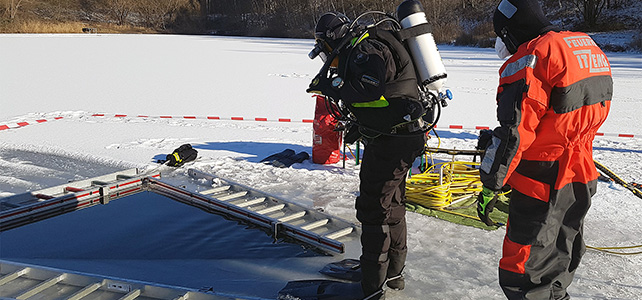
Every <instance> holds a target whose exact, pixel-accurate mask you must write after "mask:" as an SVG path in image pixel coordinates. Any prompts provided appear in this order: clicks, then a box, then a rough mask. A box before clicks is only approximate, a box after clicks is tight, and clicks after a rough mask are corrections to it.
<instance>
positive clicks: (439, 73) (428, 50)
mask: <svg viewBox="0 0 642 300" xmlns="http://www.w3.org/2000/svg"><path fill="white" fill-rule="evenodd" d="M397 17H398V18H399V20H400V22H399V23H401V27H402V28H403V29H409V28H412V27H417V26H427V25H428V21H427V19H426V14H425V13H424V8H423V6H422V5H421V2H419V1H418V0H406V1H404V2H402V3H401V4H400V5H399V7H397ZM406 45H407V46H408V49H409V50H410V54H411V56H412V60H413V62H414V63H415V68H416V71H417V76H418V77H419V80H420V81H421V84H422V85H423V87H424V88H426V89H428V90H433V91H438V92H441V91H442V88H443V87H444V84H445V83H446V77H447V76H448V75H447V74H446V67H444V63H443V62H442V61H441V56H440V55H439V50H437V45H436V44H435V39H434V37H433V36H432V33H430V31H428V30H427V31H425V32H420V33H419V34H418V35H416V36H412V37H409V38H408V39H406Z"/></svg>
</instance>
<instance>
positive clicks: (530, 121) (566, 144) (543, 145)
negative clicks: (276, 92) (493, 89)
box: [480, 31, 613, 299]
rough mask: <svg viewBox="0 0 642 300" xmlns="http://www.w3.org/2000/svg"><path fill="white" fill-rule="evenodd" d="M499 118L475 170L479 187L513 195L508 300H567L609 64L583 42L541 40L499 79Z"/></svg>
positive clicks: (504, 275)
mask: <svg viewBox="0 0 642 300" xmlns="http://www.w3.org/2000/svg"><path fill="white" fill-rule="evenodd" d="M499 74H500V80H499V88H498V90H497V118H498V121H499V122H500V127H497V128H495V129H494V130H493V139H492V143H491V145H490V146H489V147H488V149H487V150H486V154H485V156H484V159H483V161H482V165H481V172H480V173H481V179H482V182H483V184H484V186H485V187H487V188H489V189H491V190H495V191H497V190H500V189H501V188H502V187H503V186H505V185H508V186H510V187H511V188H512V193H511V199H510V209H509V222H508V227H507V231H506V236H505V239H504V246H503V255H502V259H501V260H500V264H499V268H500V270H499V273H500V274H499V278H500V285H501V286H502V289H503V290H504V293H505V294H506V296H507V297H508V298H509V299H566V298H567V297H568V294H567V293H566V287H568V285H569V284H570V283H571V281H572V279H573V274H574V271H575V269H576V267H577V266H578V264H579V261H580V259H581V257H582V254H583V253H584V251H585V245H584V242H583V238H582V224H583V220H584V216H585V215H586V212H587V211H588V208H589V206H590V200H591V196H592V195H593V194H595V191H596V182H597V177H598V173H597V170H596V168H595V165H594V163H593V139H594V137H595V135H596V133H597V130H598V128H599V127H600V126H601V125H602V123H604V121H605V119H606V117H607V114H608V112H609V108H610V101H611V97H612V94H613V81H612V78H611V68H610V65H609V62H608V60H607V58H606V55H604V53H603V52H602V51H601V50H600V48H599V47H598V46H597V45H596V44H595V42H594V41H593V40H592V39H591V38H590V37H589V36H588V35H586V34H584V33H578V32H553V31H551V32H548V33H545V34H543V35H541V36H539V37H537V38H535V39H533V40H531V41H529V42H526V43H523V44H522V45H521V46H520V47H519V48H518V50H517V52H516V53H515V54H514V55H513V56H512V57H511V58H510V59H508V61H506V63H504V65H503V66H502V67H501V69H500V70H499Z"/></svg>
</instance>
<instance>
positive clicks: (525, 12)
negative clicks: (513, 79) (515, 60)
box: [493, 0, 559, 53]
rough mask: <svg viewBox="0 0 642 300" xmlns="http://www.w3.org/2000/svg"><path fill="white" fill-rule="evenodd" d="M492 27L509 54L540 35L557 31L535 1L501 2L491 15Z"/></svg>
mask: <svg viewBox="0 0 642 300" xmlns="http://www.w3.org/2000/svg"><path fill="white" fill-rule="evenodd" d="M493 27H494V30H495V34H497V36H499V37H500V38H502V40H503V41H504V44H506V46H507V47H508V50H509V51H510V52H511V53H515V51H517V47H519V45H521V44H523V43H525V42H528V41H530V40H532V39H534V38H536V37H537V36H539V35H540V34H543V33H546V32H548V31H557V30H559V29H558V28H557V27H556V26H555V25H553V24H551V22H550V21H548V19H547V18H546V16H544V12H543V11H542V7H541V6H540V4H539V2H538V1H537V0H502V1H501V2H500V3H499V5H498V6H497V8H496V9H495V13H494V14H493ZM511 46H514V49H511V48H513V47H511Z"/></svg>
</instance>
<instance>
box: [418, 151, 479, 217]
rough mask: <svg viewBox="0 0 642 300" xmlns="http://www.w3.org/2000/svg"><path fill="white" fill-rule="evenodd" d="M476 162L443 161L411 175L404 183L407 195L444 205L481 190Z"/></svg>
mask: <svg viewBox="0 0 642 300" xmlns="http://www.w3.org/2000/svg"><path fill="white" fill-rule="evenodd" d="M475 166H479V163H475V162H462V161H453V162H444V163H438V164H434V165H432V166H430V167H429V168H428V169H427V170H426V171H425V172H423V173H421V174H415V175H412V176H411V177H410V178H408V180H407V183H406V198H407V199H408V200H409V201H411V202H415V203H417V204H420V205H423V206H425V207H428V208H445V207H448V206H450V205H451V204H452V203H454V202H456V201H457V200H460V199H466V198H469V197H470V196H472V195H473V194H474V193H478V192H480V191H481V190H482V183H481V180H480V179H479V170H478V169H476V168H475Z"/></svg>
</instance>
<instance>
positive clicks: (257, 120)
mask: <svg viewBox="0 0 642 300" xmlns="http://www.w3.org/2000/svg"><path fill="white" fill-rule="evenodd" d="M91 116H92V117H114V118H147V119H154V118H156V119H201V120H228V121H256V122H285V123H293V122H301V123H313V122H314V120H312V119H302V120H300V121H297V120H293V119H290V118H278V119H268V118H261V117H257V118H245V117H227V118H226V117H217V116H206V117H199V116H168V115H161V116H150V115H136V116H130V115H123V114H115V115H107V114H93V115H91Z"/></svg>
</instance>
